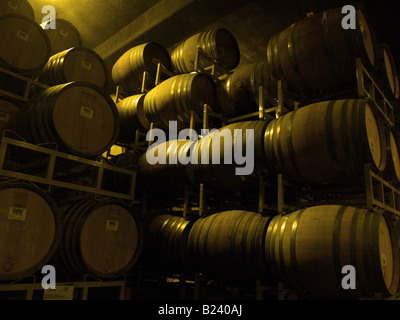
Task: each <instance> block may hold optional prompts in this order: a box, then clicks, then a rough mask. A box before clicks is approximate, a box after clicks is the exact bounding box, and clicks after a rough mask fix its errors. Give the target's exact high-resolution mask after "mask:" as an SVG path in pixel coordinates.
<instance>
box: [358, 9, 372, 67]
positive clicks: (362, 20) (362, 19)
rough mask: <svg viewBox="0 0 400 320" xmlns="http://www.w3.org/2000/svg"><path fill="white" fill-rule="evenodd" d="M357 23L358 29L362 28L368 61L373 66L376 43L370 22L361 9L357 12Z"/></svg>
mask: <svg viewBox="0 0 400 320" xmlns="http://www.w3.org/2000/svg"><path fill="white" fill-rule="evenodd" d="M357 21H358V27H359V28H360V32H361V35H362V41H363V45H364V50H365V52H366V53H367V56H368V59H369V61H370V63H371V66H374V65H375V59H376V56H375V50H376V49H375V48H376V47H375V41H374V38H373V34H372V31H371V29H370V27H369V24H368V21H367V18H366V16H365V15H364V13H363V12H362V11H361V10H360V9H359V10H357Z"/></svg>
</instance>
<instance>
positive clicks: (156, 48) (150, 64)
mask: <svg viewBox="0 0 400 320" xmlns="http://www.w3.org/2000/svg"><path fill="white" fill-rule="evenodd" d="M143 60H144V64H145V66H146V71H147V72H149V73H150V75H151V76H152V77H153V78H155V77H156V75H157V64H158V63H159V62H161V64H162V65H163V66H164V67H165V68H166V69H167V70H171V58H170V56H169V53H168V51H167V50H166V49H165V48H164V47H162V46H161V45H160V44H158V43H154V42H150V43H148V44H146V46H145V47H144V49H143Z"/></svg>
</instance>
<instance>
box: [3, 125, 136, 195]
mask: <svg viewBox="0 0 400 320" xmlns="http://www.w3.org/2000/svg"><path fill="white" fill-rule="evenodd" d="M8 134H9V131H5V133H4V135H3V137H2V139H1V144H0V176H4V177H8V178H12V179H19V180H27V181H30V182H33V183H38V184H43V185H48V186H50V187H51V186H54V187H61V188H65V189H72V190H76V191H83V192H87V193H91V194H95V195H99V196H106V197H115V198H119V199H123V200H127V201H134V192H135V183H136V170H135V171H133V170H127V169H123V168H119V167H116V166H112V165H109V164H106V163H104V162H101V161H94V160H89V159H86V158H83V157H77V156H74V155H71V154H67V153H64V152H61V151H58V150H53V149H50V148H47V147H44V146H41V145H34V144H31V143H28V142H26V141H24V140H23V139H18V140H17V139H14V138H10V137H7V135H8ZM10 146H15V147H18V148H21V149H25V151H28V152H29V151H35V152H39V153H41V154H44V155H46V156H47V157H48V160H47V171H46V176H45V177H41V176H37V175H32V174H26V173H20V172H17V171H14V170H9V169H6V168H5V162H6V160H7V151H8V150H9V147H10ZM57 159H66V160H69V161H72V162H74V163H76V164H86V165H89V166H91V167H93V168H97V169H98V171H97V175H96V186H95V187H90V186H84V185H80V184H77V183H71V182H64V181H60V180H57V179H56V178H55V177H54V174H55V163H56V160H57ZM105 170H108V171H111V172H117V173H121V174H124V175H127V176H129V177H130V179H131V186H130V190H127V192H126V193H119V192H113V191H109V190H106V189H104V188H103V187H102V182H103V176H104V175H103V174H104V171H105Z"/></svg>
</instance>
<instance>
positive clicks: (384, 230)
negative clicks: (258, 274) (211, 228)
mask: <svg viewBox="0 0 400 320" xmlns="http://www.w3.org/2000/svg"><path fill="white" fill-rule="evenodd" d="M391 224H392V223H391V222H390V219H389V220H388V219H387V218H385V216H384V215H382V214H381V213H374V212H368V211H367V210H366V209H359V208H353V207H345V206H340V205H325V206H315V207H310V208H306V209H303V210H300V211H296V212H293V213H290V214H288V215H285V216H281V215H278V216H276V217H274V218H273V219H272V221H271V222H270V224H269V227H268V231H267V235H266V242H265V257H266V263H267V265H268V266H269V267H270V272H271V273H272V274H274V275H276V277H277V278H278V279H279V280H281V281H284V282H285V283H286V284H287V285H288V286H290V287H291V288H292V289H296V290H300V291H301V292H305V293H308V294H311V295H314V296H317V297H320V298H336V299H337V298H339V299H348V298H353V299H354V298H363V297H364V298H365V297H370V296H373V295H374V294H375V293H382V294H384V295H387V294H393V292H396V291H397V287H398V283H399V270H398V266H399V253H398V248H397V238H396V237H395V235H394V233H393V232H394V231H393V226H392V225H391ZM346 265H351V266H354V267H355V269H356V280H357V284H356V289H354V290H344V289H343V287H342V285H341V283H342V278H343V277H344V276H345V274H342V272H341V271H342V268H343V267H344V266H346Z"/></svg>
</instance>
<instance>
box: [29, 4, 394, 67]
mask: <svg viewBox="0 0 400 320" xmlns="http://www.w3.org/2000/svg"><path fill="white" fill-rule="evenodd" d="M29 2H30V3H31V5H32V7H33V8H34V11H35V16H36V20H37V22H39V23H40V22H41V20H42V18H43V16H44V15H43V14H42V13H41V8H42V7H43V6H44V5H47V4H51V5H53V6H54V7H55V8H56V11H57V17H58V18H63V19H66V20H68V21H70V22H71V23H72V24H73V25H75V27H76V28H77V29H78V30H79V32H80V33H81V36H82V39H83V45H84V46H85V47H88V48H91V49H93V50H95V51H96V52H97V53H99V54H100V56H101V57H102V58H103V59H104V60H105V62H106V64H107V66H108V68H109V69H110V68H111V67H112V65H113V64H114V63H115V61H116V60H117V59H118V57H119V56H120V55H122V53H123V52H125V51H126V50H128V49H129V48H131V47H133V46H135V45H139V44H141V43H144V42H148V41H155V42H159V43H161V44H162V45H164V46H165V47H166V48H171V47H173V46H174V45H175V44H176V43H178V42H179V41H180V40H182V39H184V38H186V37H188V36H190V35H191V34H194V33H196V32H198V31H201V30H203V29H205V28H207V27H210V26H212V27H225V28H227V29H229V30H230V31H231V32H232V33H233V34H234V36H235V37H236V39H237V41H238V44H239V48H240V52H241V65H245V64H249V63H252V62H256V61H260V60H263V59H265V52H266V46H267V43H268V40H269V39H270V38H271V37H272V36H274V35H275V34H276V33H278V32H280V31H281V30H283V29H284V28H286V27H288V26H290V25H291V24H292V23H293V22H296V21H298V20H300V19H302V18H304V17H305V16H306V14H307V13H308V12H319V11H323V10H324V9H328V8H335V7H340V6H343V5H345V4H356V3H357V4H361V5H363V7H364V8H365V9H366V11H367V14H368V15H369V17H370V21H371V22H372V25H373V27H374V28H375V29H376V31H377V35H378V40H379V41H381V42H387V43H389V45H390V47H391V48H392V51H393V52H394V54H395V59H396V62H397V64H399V63H400V59H399V58H400V44H399V43H400V41H398V31H399V30H400V19H399V18H398V17H399V16H400V9H398V6H388V3H387V1H380V2H378V1H357V2H355V1H349V0H347V1H341V0H229V1H228V0H218V1H217V0H145V1H144V0H51V1H49V0H29Z"/></svg>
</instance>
